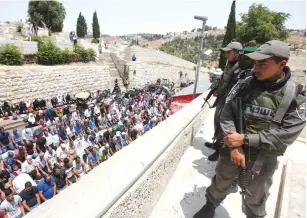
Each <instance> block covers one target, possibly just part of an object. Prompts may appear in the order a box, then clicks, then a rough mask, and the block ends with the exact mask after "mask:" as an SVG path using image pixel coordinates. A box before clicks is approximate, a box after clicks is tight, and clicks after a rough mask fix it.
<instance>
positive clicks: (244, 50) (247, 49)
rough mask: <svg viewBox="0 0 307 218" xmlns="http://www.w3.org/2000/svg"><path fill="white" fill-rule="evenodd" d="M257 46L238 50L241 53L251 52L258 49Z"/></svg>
mask: <svg viewBox="0 0 307 218" xmlns="http://www.w3.org/2000/svg"><path fill="white" fill-rule="evenodd" d="M257 48H258V47H257V46H250V47H245V48H242V49H239V50H238V52H239V53H244V54H246V53H251V52H255V51H256V50H257Z"/></svg>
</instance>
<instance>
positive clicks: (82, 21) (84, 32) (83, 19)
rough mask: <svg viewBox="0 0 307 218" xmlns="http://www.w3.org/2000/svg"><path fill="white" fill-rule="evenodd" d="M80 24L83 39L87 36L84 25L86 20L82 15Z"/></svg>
mask: <svg viewBox="0 0 307 218" xmlns="http://www.w3.org/2000/svg"><path fill="white" fill-rule="evenodd" d="M81 23H82V30H83V31H82V32H83V38H84V37H85V36H86V35H87V24H86V20H85V17H84V16H83V15H82V16H81Z"/></svg>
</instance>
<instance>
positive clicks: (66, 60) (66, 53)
mask: <svg viewBox="0 0 307 218" xmlns="http://www.w3.org/2000/svg"><path fill="white" fill-rule="evenodd" d="M72 54H73V52H71V51H69V50H68V49H67V48H65V49H64V51H62V55H61V56H62V57H61V59H62V61H63V64H68V63H70V62H71V57H72Z"/></svg>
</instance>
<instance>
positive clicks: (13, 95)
mask: <svg viewBox="0 0 307 218" xmlns="http://www.w3.org/2000/svg"><path fill="white" fill-rule="evenodd" d="M0 83H1V87H0V103H3V102H4V101H8V102H10V103H16V102H19V101H21V100H22V101H25V100H27V99H29V100H34V99H35V98H38V99H41V98H45V99H50V98H51V97H55V96H57V95H58V94H66V93H70V94H75V93H77V92H79V91H97V90H98V89H106V88H111V87H112V86H113V81H111V79H110V72H109V67H108V66H94V65H93V66H74V65H64V66H3V65H2V66H0Z"/></svg>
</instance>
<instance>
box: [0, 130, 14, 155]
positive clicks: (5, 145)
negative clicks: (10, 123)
mask: <svg viewBox="0 0 307 218" xmlns="http://www.w3.org/2000/svg"><path fill="white" fill-rule="evenodd" d="M0 147H1V149H0V154H3V153H5V152H7V151H8V150H12V151H14V150H15V147H14V145H13V143H12V138H11V136H10V133H9V132H6V131H4V128H3V127H2V126H1V127H0Z"/></svg>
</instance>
